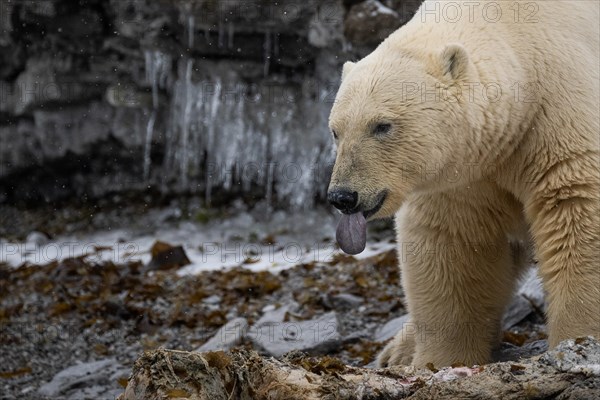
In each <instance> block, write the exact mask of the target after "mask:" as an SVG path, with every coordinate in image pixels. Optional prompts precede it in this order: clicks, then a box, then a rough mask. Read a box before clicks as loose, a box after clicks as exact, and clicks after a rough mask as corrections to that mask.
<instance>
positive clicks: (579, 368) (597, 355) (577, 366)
mask: <svg viewBox="0 0 600 400" xmlns="http://www.w3.org/2000/svg"><path fill="white" fill-rule="evenodd" d="M540 361H541V362H542V363H546V364H548V365H551V366H552V367H554V368H556V369H557V370H558V371H561V372H567V373H572V374H584V375H585V376H596V377H600V342H598V341H597V340H596V339H594V338H593V337H591V336H590V337H587V338H578V339H569V340H565V341H563V342H561V343H560V344H559V345H558V346H556V348H555V349H554V350H551V351H549V352H548V353H546V354H544V355H543V356H542V357H541V359H540Z"/></svg>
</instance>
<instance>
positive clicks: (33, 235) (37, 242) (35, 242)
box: [25, 231, 50, 247]
mask: <svg viewBox="0 0 600 400" xmlns="http://www.w3.org/2000/svg"><path fill="white" fill-rule="evenodd" d="M49 241H50V237H49V236H48V235H47V234H45V233H44V232H38V231H33V232H30V233H29V234H28V235H27V238H26V239H25V243H26V245H32V246H36V247H39V246H43V245H45V244H47V243H48V242H49Z"/></svg>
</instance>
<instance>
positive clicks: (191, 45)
mask: <svg viewBox="0 0 600 400" xmlns="http://www.w3.org/2000/svg"><path fill="white" fill-rule="evenodd" d="M195 22H196V20H195V19H194V16H193V15H190V16H188V18H187V35H188V48H189V49H193V48H194V32H195V28H194V26H195Z"/></svg>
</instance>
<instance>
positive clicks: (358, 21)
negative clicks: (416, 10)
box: [344, 0, 401, 48]
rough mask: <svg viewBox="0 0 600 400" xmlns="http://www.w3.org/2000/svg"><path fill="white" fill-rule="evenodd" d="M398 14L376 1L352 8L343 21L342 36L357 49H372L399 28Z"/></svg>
mask: <svg viewBox="0 0 600 400" xmlns="http://www.w3.org/2000/svg"><path fill="white" fill-rule="evenodd" d="M400 24H401V20H400V16H399V15H398V13H397V12H396V11H394V10H392V9H390V8H388V7H386V6H384V5H383V4H381V3H380V2H379V1H377V0H367V1H365V2H363V3H359V4H357V5H355V6H353V7H352V8H351V9H350V11H349V12H348V15H347V16H346V20H345V21H344V35H345V36H346V38H347V39H348V40H349V41H350V42H351V43H352V44H353V45H355V46H357V47H368V48H374V47H375V46H377V45H378V44H379V43H381V41H383V39H385V38H386V37H388V36H389V35H390V34H391V33H392V32H394V31H395V30H396V29H398V28H399V27H400Z"/></svg>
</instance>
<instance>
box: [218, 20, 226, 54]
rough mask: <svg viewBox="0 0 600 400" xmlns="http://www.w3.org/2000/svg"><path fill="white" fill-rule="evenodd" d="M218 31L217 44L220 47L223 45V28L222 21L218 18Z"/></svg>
mask: <svg viewBox="0 0 600 400" xmlns="http://www.w3.org/2000/svg"><path fill="white" fill-rule="evenodd" d="M218 31H219V41H218V45H219V48H220V49H222V48H223V47H225V28H223V22H222V21H221V20H219V26H218Z"/></svg>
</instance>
